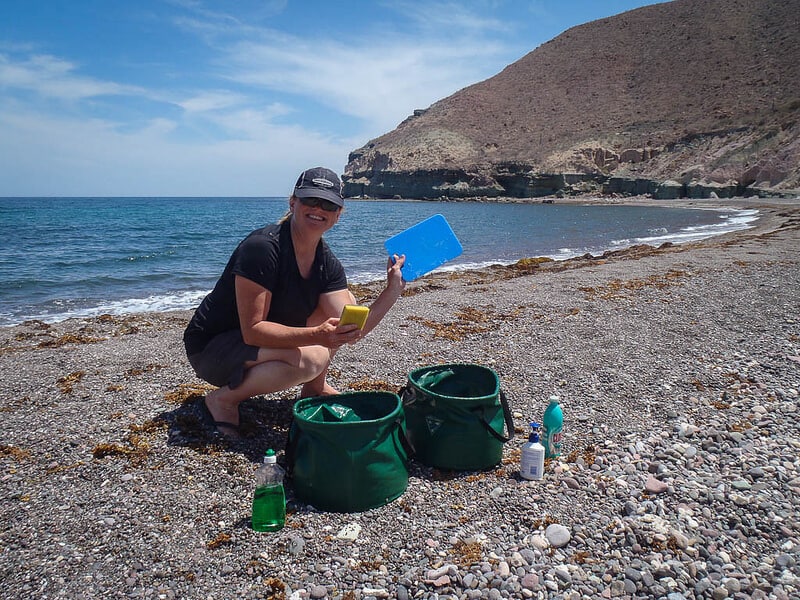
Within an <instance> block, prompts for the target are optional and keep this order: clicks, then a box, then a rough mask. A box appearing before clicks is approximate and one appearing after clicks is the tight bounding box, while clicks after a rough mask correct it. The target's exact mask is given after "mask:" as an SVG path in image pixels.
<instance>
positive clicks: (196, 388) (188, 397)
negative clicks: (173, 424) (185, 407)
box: [164, 383, 216, 404]
mask: <svg viewBox="0 0 800 600" xmlns="http://www.w3.org/2000/svg"><path fill="white" fill-rule="evenodd" d="M215 389H216V388H215V387H214V386H211V385H208V384H207V383H204V384H196V383H181V384H180V385H179V386H178V389H177V390H172V391H171V392H167V393H166V394H164V400H166V401H167V402H171V403H172V404H186V403H187V402H192V401H194V400H198V399H200V398H203V397H204V396H205V395H206V394H207V393H208V392H210V391H212V390H215Z"/></svg>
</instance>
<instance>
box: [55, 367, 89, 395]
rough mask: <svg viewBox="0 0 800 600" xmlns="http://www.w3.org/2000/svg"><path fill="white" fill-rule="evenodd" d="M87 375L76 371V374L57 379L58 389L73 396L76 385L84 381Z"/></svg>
mask: <svg viewBox="0 0 800 600" xmlns="http://www.w3.org/2000/svg"><path fill="white" fill-rule="evenodd" d="M85 375H86V372H85V371H75V372H74V373H70V374H69V375H64V376H63V377H59V378H58V379H56V384H58V389H60V390H61V393H62V394H71V393H72V392H73V391H74V389H75V385H76V384H77V383H78V382H79V381H80V380H81V379H83V377H84V376H85Z"/></svg>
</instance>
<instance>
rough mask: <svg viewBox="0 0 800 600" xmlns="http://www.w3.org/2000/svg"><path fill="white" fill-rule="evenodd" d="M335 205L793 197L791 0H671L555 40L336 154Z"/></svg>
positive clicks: (798, 90)
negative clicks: (339, 180) (359, 201)
mask: <svg viewBox="0 0 800 600" xmlns="http://www.w3.org/2000/svg"><path fill="white" fill-rule="evenodd" d="M344 180H345V192H346V193H347V195H349V196H361V195H365V196H370V197H376V198H392V197H397V196H400V197H408V198H440V197H451V198H465V197H482V196H486V197H503V196H508V197H538V196H545V195H550V194H572V193H586V192H588V193H612V192H617V193H631V194H632V193H649V194H652V195H655V196H659V197H679V196H686V195H688V196H697V197H702V196H709V195H711V194H712V192H713V193H715V194H717V195H718V196H720V197H722V196H732V195H742V194H744V195H751V194H756V193H761V194H764V193H777V192H780V191H786V190H793V189H796V188H800V0H674V1H672V2H666V3H662V4H655V5H651V6H647V7H643V8H640V9H637V10H633V11H629V12H626V13H623V14H620V15H617V16H614V17H610V18H607V19H601V20H598V21H593V22H591V23H587V24H585V25H581V26H578V27H574V28H572V29H569V30H567V31H566V32H564V33H563V34H561V35H560V36H558V37H557V38H555V39H553V40H551V41H549V42H547V43H545V44H543V45H541V46H540V47H538V48H536V49H535V50H534V51H533V52H531V53H529V54H527V55H526V56H524V57H523V58H521V59H520V60H518V61H517V62H515V63H513V64H511V65H509V66H508V67H506V68H505V69H504V70H503V71H502V72H500V73H498V74H497V75H495V76H494V77H492V78H490V79H487V80H486V81H483V82H481V83H478V84H475V85H472V86H470V87H467V88H464V89H462V90H460V91H459V92H457V93H455V94H453V95H452V96H450V97H448V98H445V99H443V100H440V101H438V102H436V103H435V104H433V105H432V106H430V107H429V108H428V109H424V110H418V111H415V113H414V115H412V116H410V117H408V118H407V119H406V120H405V121H403V122H402V123H401V124H400V125H399V126H398V127H397V129H395V130H394V131H392V132H390V133H387V134H385V135H383V136H381V137H379V138H376V139H374V140H371V141H370V142H369V143H368V144H366V145H365V146H364V147H362V148H360V149H358V150H355V151H354V152H352V153H351V155H350V158H349V162H348V165H347V167H346V171H345V177H344Z"/></svg>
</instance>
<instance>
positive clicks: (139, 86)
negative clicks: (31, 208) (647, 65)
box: [0, 0, 655, 196]
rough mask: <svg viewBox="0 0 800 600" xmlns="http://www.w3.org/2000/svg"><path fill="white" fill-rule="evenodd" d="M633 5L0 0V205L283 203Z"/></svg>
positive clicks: (625, 0)
mask: <svg viewBox="0 0 800 600" xmlns="http://www.w3.org/2000/svg"><path fill="white" fill-rule="evenodd" d="M654 3H655V2H653V1H637V0H602V1H601V0H570V1H564V0H527V1H523V0H486V1H481V0H473V1H460V2H459V1H452V2H450V1H438V0H430V1H426V0H419V1H412V0H396V1H395V0H386V1H381V0H377V1H374V2H367V1H350V2H348V1H346V0H344V1H340V2H332V1H330V0H328V1H305V2H300V1H297V2H293V1H291V0H130V1H129V0H2V2H0V196H285V195H287V194H288V193H289V192H290V191H291V187H292V184H293V183H294V180H295V179H296V177H297V175H298V174H299V173H300V171H302V170H303V169H304V168H306V167H310V166H316V165H324V166H328V167H330V168H332V169H334V170H336V171H337V172H341V171H343V170H344V166H345V164H346V163H347V156H348V154H349V152H351V151H352V150H355V149H357V148H359V147H361V146H363V145H364V144H365V143H366V142H367V141H369V140H370V139H372V138H374V137H377V136H379V135H381V134H383V133H386V132H388V131H391V130H392V129H394V128H395V127H396V126H397V125H398V124H399V123H400V122H401V121H402V120H403V119H404V118H406V117H407V116H408V115H410V114H411V113H412V112H413V111H414V109H417V108H425V107H427V106H430V105H431V104H432V103H434V102H435V101H437V100H440V99H442V98H444V97H446V96H449V95H450V94H452V93H454V92H456V91H457V90H459V89H461V88H463V87H465V86H468V85H471V84H473V83H476V82H478V81H482V80H484V79H487V78H488V77H491V76H492V75H495V74H496V73H498V72H499V71H501V70H502V69H503V68H504V67H506V66H507V65H509V64H511V63H512V62H514V61H516V60H518V59H519V58H521V57H522V56H524V55H525V54H527V53H528V52H530V51H531V50H533V49H535V48H536V47H537V46H539V45H541V44H542V43H544V42H546V41H548V40H550V39H552V38H554V37H556V36H557V35H559V34H560V33H562V32H563V31H565V30H566V29H569V28H570V27H572V26H574V25H579V24H582V23H586V22H589V21H593V20H595V19H599V18H603V17H607V16H611V15H615V14H619V13H621V12H625V11H627V10H631V9H633V8H638V7H640V6H644V5H647V4H654Z"/></svg>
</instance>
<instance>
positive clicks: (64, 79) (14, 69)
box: [0, 54, 142, 100]
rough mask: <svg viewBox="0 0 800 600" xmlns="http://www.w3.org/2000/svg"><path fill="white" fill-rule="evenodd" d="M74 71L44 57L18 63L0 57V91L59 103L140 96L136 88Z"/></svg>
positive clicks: (73, 67)
mask: <svg viewBox="0 0 800 600" xmlns="http://www.w3.org/2000/svg"><path fill="white" fill-rule="evenodd" d="M77 71H78V66H77V65H75V64H74V63H72V62H70V61H67V60H64V59H61V58H58V57H55V56H50V55H47V54H33V55H30V56H27V57H26V58H24V59H22V60H14V59H13V58H12V57H10V56H9V55H7V54H0V89H2V88H7V89H12V90H13V89H16V90H26V91H30V92H35V93H36V94H39V95H41V96H45V97H49V98H56V99H62V100H79V99H85V98H92V97H95V96H104V95H123V94H131V95H136V94H140V93H142V90H141V88H138V87H136V86H130V85H123V84H119V83H115V82H111V81H102V80H98V79H94V78H91V77H86V76H81V75H79V74H78V73H77Z"/></svg>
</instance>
